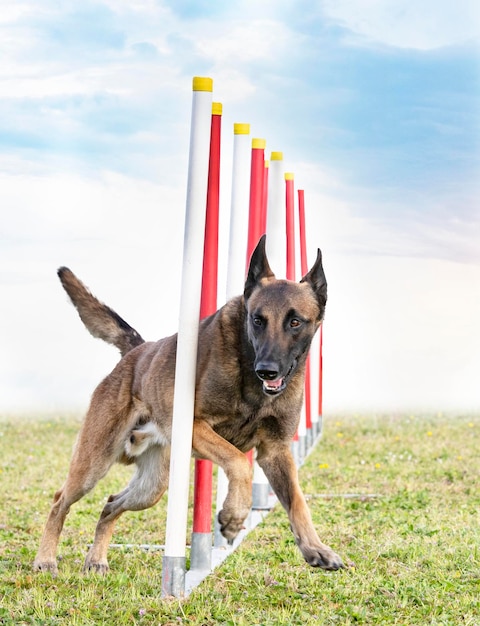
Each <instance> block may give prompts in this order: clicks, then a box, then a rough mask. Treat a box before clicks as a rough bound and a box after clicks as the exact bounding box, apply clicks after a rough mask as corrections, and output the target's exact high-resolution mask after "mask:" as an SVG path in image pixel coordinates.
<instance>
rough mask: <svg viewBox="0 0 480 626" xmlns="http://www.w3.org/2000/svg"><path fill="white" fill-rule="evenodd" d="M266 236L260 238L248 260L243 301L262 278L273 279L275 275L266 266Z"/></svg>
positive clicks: (268, 266) (267, 265)
mask: <svg viewBox="0 0 480 626" xmlns="http://www.w3.org/2000/svg"><path fill="white" fill-rule="evenodd" d="M266 239H267V237H266V235H262V237H260V240H259V242H258V243H257V247H256V248H255V250H254V251H253V254H252V256H251V258H250V266H249V268H248V274H247V280H246V281H245V289H244V291H243V295H244V297H245V300H248V298H249V297H250V296H251V295H252V291H253V290H254V289H255V287H256V286H257V285H258V283H259V282H260V281H261V280H262V278H272V277H273V278H274V277H275V274H274V273H273V272H272V270H271V269H270V265H269V264H268V259H267V253H266V251H265V244H266Z"/></svg>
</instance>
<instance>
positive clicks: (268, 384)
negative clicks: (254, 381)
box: [263, 378, 287, 395]
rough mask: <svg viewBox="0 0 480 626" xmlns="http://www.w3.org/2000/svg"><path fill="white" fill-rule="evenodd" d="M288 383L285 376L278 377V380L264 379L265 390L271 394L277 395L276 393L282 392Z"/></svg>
mask: <svg viewBox="0 0 480 626" xmlns="http://www.w3.org/2000/svg"><path fill="white" fill-rule="evenodd" d="M286 386H287V385H286V384H285V378H278V379H277V380H264V381H263V391H264V392H265V393H268V394H270V395H275V394H276V393H280V392H281V391H283V390H284V389H285V387H286Z"/></svg>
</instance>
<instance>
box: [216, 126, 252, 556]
mask: <svg viewBox="0 0 480 626" xmlns="http://www.w3.org/2000/svg"><path fill="white" fill-rule="evenodd" d="M249 201H250V124H234V125H233V164H232V195H231V205H230V236H229V249H228V267H227V286H226V296H227V300H229V299H230V298H233V297H234V296H239V295H240V294H241V293H243V287H244V284H245V250H246V249H247V237H248V204H249ZM227 492H228V479H227V476H226V474H225V472H224V471H223V469H222V468H221V467H219V468H218V473H217V499H216V512H217V515H216V516H215V529H214V545H215V547H216V548H221V547H225V546H226V545H227V540H226V539H225V537H224V536H223V535H222V533H221V532H220V525H219V523H218V513H219V512H220V511H221V509H222V506H223V502H224V501H225V498H226V497H227Z"/></svg>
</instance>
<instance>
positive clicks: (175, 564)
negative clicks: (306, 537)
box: [162, 77, 213, 597]
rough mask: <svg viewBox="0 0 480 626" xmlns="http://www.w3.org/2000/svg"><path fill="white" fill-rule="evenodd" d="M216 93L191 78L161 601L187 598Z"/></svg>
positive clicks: (208, 80) (202, 81)
mask: <svg viewBox="0 0 480 626" xmlns="http://www.w3.org/2000/svg"><path fill="white" fill-rule="evenodd" d="M212 90H213V81H212V79H211V78H201V77H195V78H194V79H193V95H192V117H191V130H190V153H189V163H188V181H187V199H186V215H185V232H184V249H183V265H182V283H181V292H180V314H179V327H178V341H177V359H176V367H175V389H174V404H173V420H172V440H171V456H170V477H169V484H168V504H167V526H166V538H165V555H164V557H163V570H162V596H163V597H165V596H175V597H182V596H184V594H185V570H186V556H185V552H186V537H187V515H188V494H189V483H190V457H191V453H192V433H193V416H194V405H195V378H196V365H197V363H196V361H197V346H198V325H199V317H200V298H201V284H202V265H203V263H202V261H203V247H204V241H203V240H204V233H205V213H206V197H207V186H208V162H209V151H210V129H211V113H212Z"/></svg>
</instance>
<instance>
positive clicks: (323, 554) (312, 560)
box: [300, 544, 345, 571]
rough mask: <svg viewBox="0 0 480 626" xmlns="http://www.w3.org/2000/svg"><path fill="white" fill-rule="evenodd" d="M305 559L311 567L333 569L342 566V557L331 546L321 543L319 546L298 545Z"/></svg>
mask: <svg viewBox="0 0 480 626" xmlns="http://www.w3.org/2000/svg"><path fill="white" fill-rule="evenodd" d="M300 550H301V551H302V554H303V556H304V558H305V561H306V562H307V563H308V564H309V565H311V566H312V567H320V568H321V569H325V570H329V571H334V570H337V569H342V568H343V567H345V566H344V564H343V561H342V559H341V558H340V557H339V556H338V554H336V553H335V552H334V551H333V550H332V549H331V548H329V547H328V546H325V545H323V544H321V545H320V546H308V547H303V548H302V547H300Z"/></svg>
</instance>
